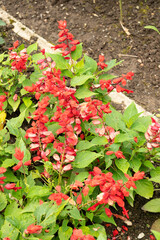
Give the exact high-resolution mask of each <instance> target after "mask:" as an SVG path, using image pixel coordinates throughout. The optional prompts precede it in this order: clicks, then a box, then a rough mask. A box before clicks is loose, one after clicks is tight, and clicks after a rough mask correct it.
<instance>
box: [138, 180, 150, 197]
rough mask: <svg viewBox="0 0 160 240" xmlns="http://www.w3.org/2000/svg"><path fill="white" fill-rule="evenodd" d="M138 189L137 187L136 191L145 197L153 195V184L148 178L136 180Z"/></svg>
mask: <svg viewBox="0 0 160 240" xmlns="http://www.w3.org/2000/svg"><path fill="white" fill-rule="evenodd" d="M135 184H136V187H137V189H135V191H136V193H137V194H139V195H140V196H142V197H144V198H147V199H149V198H151V197H153V191H154V188H153V184H152V182H150V181H149V180H147V179H142V180H139V181H136V182H135Z"/></svg>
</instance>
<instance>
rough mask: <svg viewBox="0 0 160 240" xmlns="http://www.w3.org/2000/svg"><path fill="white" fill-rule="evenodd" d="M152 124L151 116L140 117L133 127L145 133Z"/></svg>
mask: <svg viewBox="0 0 160 240" xmlns="http://www.w3.org/2000/svg"><path fill="white" fill-rule="evenodd" d="M150 124H151V117H150V116H147V117H140V118H138V119H137V120H136V121H135V122H134V123H133V125H132V126H131V129H133V130H136V131H139V132H143V133H145V132H146V131H147V129H148V127H149V125H150Z"/></svg>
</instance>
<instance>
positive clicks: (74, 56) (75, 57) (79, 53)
mask: <svg viewBox="0 0 160 240" xmlns="http://www.w3.org/2000/svg"><path fill="white" fill-rule="evenodd" d="M71 56H72V59H73V60H75V61H76V60H78V59H79V58H81V56H82V43H80V44H78V45H76V50H75V51H73V52H72V53H71Z"/></svg>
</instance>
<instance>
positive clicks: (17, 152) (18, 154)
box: [14, 147, 24, 161]
mask: <svg viewBox="0 0 160 240" xmlns="http://www.w3.org/2000/svg"><path fill="white" fill-rule="evenodd" d="M14 156H15V158H17V159H18V160H19V161H22V160H23V158H24V152H22V151H21V149H20V148H17V147H16V149H15V154H14Z"/></svg>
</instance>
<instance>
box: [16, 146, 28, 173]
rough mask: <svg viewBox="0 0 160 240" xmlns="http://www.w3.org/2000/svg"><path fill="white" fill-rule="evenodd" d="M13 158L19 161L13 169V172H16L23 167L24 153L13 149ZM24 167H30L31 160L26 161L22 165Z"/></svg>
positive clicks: (18, 149)
mask: <svg viewBox="0 0 160 240" xmlns="http://www.w3.org/2000/svg"><path fill="white" fill-rule="evenodd" d="M14 157H15V158H16V159H17V160H18V161H19V162H18V164H17V165H16V166H14V167H13V170H14V171H17V170H18V169H20V168H21V167H22V165H23V158H24V152H23V151H21V150H20V148H16V149H15V154H14ZM24 165H25V166H29V165H31V160H29V161H26V162H25V163H24Z"/></svg>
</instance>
